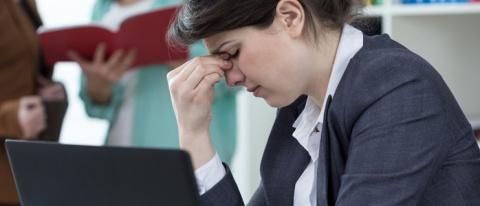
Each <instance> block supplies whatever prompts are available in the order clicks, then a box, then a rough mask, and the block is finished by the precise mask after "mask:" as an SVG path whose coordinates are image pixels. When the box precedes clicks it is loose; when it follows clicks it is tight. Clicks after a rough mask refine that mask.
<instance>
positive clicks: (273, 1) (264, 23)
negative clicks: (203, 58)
mask: <svg viewBox="0 0 480 206" xmlns="http://www.w3.org/2000/svg"><path fill="white" fill-rule="evenodd" d="M279 1H280V0H185V1H184V4H183V6H182V8H181V9H180V11H179V13H178V15H177V16H176V18H175V19H174V20H173V22H172V24H171V25H170V29H169V32H168V39H169V42H171V43H173V44H177V45H188V44H191V43H193V42H195V41H197V40H200V39H203V38H206V37H209V36H212V35H214V34H217V33H220V32H224V31H228V30H233V29H237V28H241V27H245V26H255V27H259V28H265V27H268V26H270V25H271V24H272V23H273V20H274V18H275V9H276V7H277V4H278V2H279ZM299 2H300V3H301V4H302V6H303V9H304V10H305V18H306V23H307V29H310V30H311V31H312V32H313V33H312V34H313V35H314V36H317V34H318V32H317V30H316V25H315V20H319V21H320V22H321V23H322V24H323V25H325V26H328V27H331V28H340V27H342V26H343V24H344V23H345V22H347V21H348V20H349V19H350V17H352V1H351V0H299Z"/></svg>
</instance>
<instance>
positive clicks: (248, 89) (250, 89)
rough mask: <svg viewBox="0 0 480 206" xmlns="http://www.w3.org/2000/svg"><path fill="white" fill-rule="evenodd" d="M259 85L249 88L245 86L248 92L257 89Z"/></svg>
mask: <svg viewBox="0 0 480 206" xmlns="http://www.w3.org/2000/svg"><path fill="white" fill-rule="evenodd" d="M259 87H260V86H255V87H250V88H247V91H248V92H255V90H257V89H258V88H259Z"/></svg>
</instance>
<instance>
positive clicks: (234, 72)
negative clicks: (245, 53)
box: [225, 65, 245, 86]
mask: <svg viewBox="0 0 480 206" xmlns="http://www.w3.org/2000/svg"><path fill="white" fill-rule="evenodd" d="M225 78H226V79H227V84H228V85H229V86H238V85H242V84H243V82H244V81H245V75H244V74H243V73H242V71H240V69H239V68H238V67H237V66H236V65H233V67H232V68H231V69H230V70H227V71H226V72H225Z"/></svg>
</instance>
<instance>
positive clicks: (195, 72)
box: [167, 56, 232, 169]
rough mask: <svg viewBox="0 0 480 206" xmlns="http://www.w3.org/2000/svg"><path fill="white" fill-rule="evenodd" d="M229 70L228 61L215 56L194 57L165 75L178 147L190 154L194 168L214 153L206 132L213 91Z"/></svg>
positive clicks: (209, 119) (210, 113) (230, 64)
mask: <svg viewBox="0 0 480 206" xmlns="http://www.w3.org/2000/svg"><path fill="white" fill-rule="evenodd" d="M231 67H232V63H231V62H230V61H227V60H224V59H221V58H219V57H216V56H206V57H197V58H194V59H192V60H190V61H188V62H186V63H185V64H183V65H181V66H180V67H177V68H176V69H174V70H172V71H171V72H169V73H168V75H167V79H168V84H169V89H170V94H171V98H172V105H173V109H174V111H175V116H176V118H177V124H178V130H179V135H180V147H181V148H182V149H185V150H187V151H188V152H190V155H191V156H192V159H193V165H194V168H195V169H197V168H198V167H200V166H202V165H203V164H205V163H206V162H207V161H208V160H210V159H211V158H212V157H213V155H214V154H215V152H214V149H213V146H212V144H211V141H210V133H209V126H210V122H211V119H212V101H213V96H214V90H213V88H214V85H215V83H217V82H218V81H220V79H221V78H222V77H223V75H224V72H223V70H225V69H229V68H231Z"/></svg>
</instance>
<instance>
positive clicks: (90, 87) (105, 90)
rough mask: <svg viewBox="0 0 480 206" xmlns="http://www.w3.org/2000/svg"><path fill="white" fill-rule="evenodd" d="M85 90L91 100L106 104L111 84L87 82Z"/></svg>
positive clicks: (108, 99) (110, 91) (110, 93)
mask: <svg viewBox="0 0 480 206" xmlns="http://www.w3.org/2000/svg"><path fill="white" fill-rule="evenodd" d="M87 92H88V96H90V98H91V99H92V101H93V102H95V103H98V104H106V103H108V102H109V101H110V97H111V96H112V86H109V85H101V84H93V83H90V82H87Z"/></svg>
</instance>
